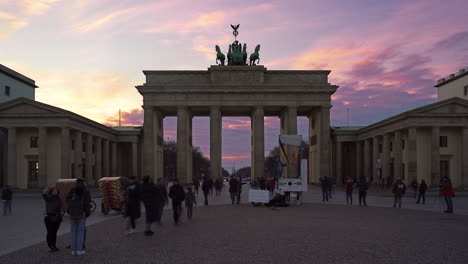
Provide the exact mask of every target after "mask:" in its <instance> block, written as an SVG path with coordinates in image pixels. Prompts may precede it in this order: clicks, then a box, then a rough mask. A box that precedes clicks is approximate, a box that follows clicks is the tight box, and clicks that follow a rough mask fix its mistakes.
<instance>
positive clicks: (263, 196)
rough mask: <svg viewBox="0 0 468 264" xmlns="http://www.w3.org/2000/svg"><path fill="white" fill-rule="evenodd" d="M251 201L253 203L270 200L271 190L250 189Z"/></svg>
mask: <svg viewBox="0 0 468 264" xmlns="http://www.w3.org/2000/svg"><path fill="white" fill-rule="evenodd" d="M249 202H251V203H268V202H270V196H269V192H268V191H266V190H254V189H250V190H249Z"/></svg>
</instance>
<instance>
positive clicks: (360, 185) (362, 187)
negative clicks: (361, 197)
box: [357, 180, 369, 192]
mask: <svg viewBox="0 0 468 264" xmlns="http://www.w3.org/2000/svg"><path fill="white" fill-rule="evenodd" d="M357 187H358V190H359V191H360V192H367V189H369V185H368V184H367V181H366V180H361V181H359V182H358V184H357Z"/></svg>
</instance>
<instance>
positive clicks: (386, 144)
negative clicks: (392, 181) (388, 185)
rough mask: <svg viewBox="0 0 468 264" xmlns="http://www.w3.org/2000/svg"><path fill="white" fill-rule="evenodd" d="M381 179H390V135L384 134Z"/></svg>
mask: <svg viewBox="0 0 468 264" xmlns="http://www.w3.org/2000/svg"><path fill="white" fill-rule="evenodd" d="M382 177H383V178H384V179H385V180H387V178H388V177H390V135H389V134H388V133H385V134H384V135H383V141H382Z"/></svg>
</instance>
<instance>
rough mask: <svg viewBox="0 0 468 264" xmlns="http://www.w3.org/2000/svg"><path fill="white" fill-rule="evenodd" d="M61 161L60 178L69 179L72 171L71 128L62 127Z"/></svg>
mask: <svg viewBox="0 0 468 264" xmlns="http://www.w3.org/2000/svg"><path fill="white" fill-rule="evenodd" d="M60 141H61V142H60V143H61V146H60V152H61V159H60V160H61V162H60V172H61V175H60V178H62V179H69V178H71V177H70V172H71V162H70V153H71V150H72V149H71V141H70V128H68V127H62V135H61V140H60Z"/></svg>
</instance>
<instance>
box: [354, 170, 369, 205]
mask: <svg viewBox="0 0 468 264" xmlns="http://www.w3.org/2000/svg"><path fill="white" fill-rule="evenodd" d="M357 187H358V190H359V206H362V204H364V206H367V203H366V196H367V189H369V184H368V183H367V181H366V178H365V177H361V178H360V179H359V182H358V184H357Z"/></svg>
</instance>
